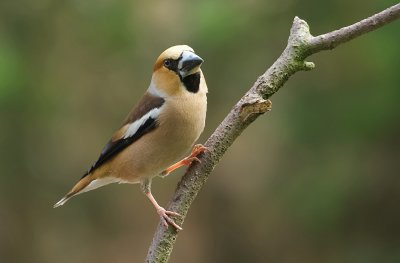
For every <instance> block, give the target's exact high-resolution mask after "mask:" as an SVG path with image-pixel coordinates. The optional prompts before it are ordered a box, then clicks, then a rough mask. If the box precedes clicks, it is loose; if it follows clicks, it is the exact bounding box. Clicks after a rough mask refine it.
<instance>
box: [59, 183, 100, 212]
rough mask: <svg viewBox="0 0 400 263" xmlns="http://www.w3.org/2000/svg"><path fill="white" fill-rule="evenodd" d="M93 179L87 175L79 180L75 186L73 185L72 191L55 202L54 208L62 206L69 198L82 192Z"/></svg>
mask: <svg viewBox="0 0 400 263" xmlns="http://www.w3.org/2000/svg"><path fill="white" fill-rule="evenodd" d="M91 181H92V180H91V179H90V177H89V176H85V177H83V178H82V179H81V180H79V181H78V182H77V183H76V184H75V185H74V187H72V189H71V191H69V192H68V193H67V194H66V195H65V196H64V197H63V198H61V200H60V201H58V202H57V203H55V204H54V206H53V207H54V208H56V207H59V206H62V205H63V204H65V203H66V202H67V201H68V200H69V199H71V197H73V196H75V195H77V194H80V193H82V192H83V191H82V190H83V189H84V188H85V187H86V186H88V185H89V183H90V182H91Z"/></svg>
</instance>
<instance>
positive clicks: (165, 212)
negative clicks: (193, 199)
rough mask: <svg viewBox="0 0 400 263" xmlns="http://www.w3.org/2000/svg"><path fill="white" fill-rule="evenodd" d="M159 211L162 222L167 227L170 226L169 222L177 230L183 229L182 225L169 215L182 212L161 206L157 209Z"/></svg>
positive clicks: (176, 214)
mask: <svg viewBox="0 0 400 263" xmlns="http://www.w3.org/2000/svg"><path fill="white" fill-rule="evenodd" d="M157 213H158V214H159V215H160V218H161V222H162V224H163V225H164V226H165V227H166V228H168V224H170V225H171V226H173V227H174V228H175V229H176V230H177V231H179V230H182V227H180V226H179V225H178V224H177V223H175V221H174V220H173V219H172V218H171V217H169V216H181V215H180V214H178V213H176V212H173V211H168V210H165V209H164V208H163V207H159V208H158V209H157Z"/></svg>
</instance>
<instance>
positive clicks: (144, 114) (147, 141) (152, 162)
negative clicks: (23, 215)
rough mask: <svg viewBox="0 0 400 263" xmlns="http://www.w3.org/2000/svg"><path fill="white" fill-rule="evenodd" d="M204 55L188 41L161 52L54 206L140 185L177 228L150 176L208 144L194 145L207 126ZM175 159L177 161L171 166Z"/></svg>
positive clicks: (164, 219)
mask: <svg viewBox="0 0 400 263" xmlns="http://www.w3.org/2000/svg"><path fill="white" fill-rule="evenodd" d="M202 63H203V59H201V58H200V57H199V56H198V55H196V54H195V53H194V51H193V49H192V48H191V47H189V46H186V45H179V46H173V47H170V48H168V49H167V50H165V51H164V52H163V53H161V55H160V56H159V57H158V59H157V60H156V63H155V65H154V69H153V75H152V78H151V82H150V86H149V88H148V89H147V91H146V92H145V94H144V95H143V97H142V98H141V99H140V100H139V102H138V104H137V105H136V106H135V107H134V108H133V109H132V111H131V112H130V113H129V115H128V116H127V117H126V119H125V121H124V122H123V124H122V126H121V128H119V129H118V130H117V131H116V132H115V133H114V134H113V135H112V137H111V139H110V140H109V141H108V143H107V144H106V145H105V147H104V148H103V150H102V152H101V154H100V156H99V158H98V160H97V161H96V162H95V163H94V164H93V165H92V166H91V168H90V169H89V170H88V171H87V172H86V173H85V174H84V175H83V177H82V178H81V179H80V180H79V181H78V182H77V183H76V184H75V186H74V187H73V188H72V189H71V191H69V192H68V193H67V194H66V195H65V196H64V197H63V198H62V199H61V200H60V201H59V202H57V203H56V204H55V205H54V207H58V206H61V205H63V204H64V203H65V202H67V201H68V200H69V199H70V198H71V197H73V196H75V195H77V194H80V193H84V192H87V191H91V190H93V189H96V188H99V187H101V186H104V185H107V184H110V183H131V184H135V183H140V185H141V189H142V191H143V192H144V193H145V194H146V196H147V197H148V198H149V199H150V201H151V202H152V204H153V205H154V206H155V208H156V210H157V213H158V214H159V215H160V217H161V220H162V222H163V224H164V225H165V226H166V227H167V226H168V224H171V225H172V226H174V227H175V228H176V229H177V230H181V229H182V228H181V227H180V226H178V225H177V224H176V223H175V222H174V220H173V219H172V218H171V217H170V216H179V214H178V213H175V212H172V211H166V210H165V209H164V208H163V207H161V206H160V205H159V204H158V203H157V201H156V200H155V199H154V197H153V195H152V194H151V191H150V188H151V179H152V178H153V177H155V176H157V175H160V176H166V175H168V174H169V173H170V172H172V171H173V170H175V169H177V168H179V167H181V166H183V165H190V164H191V163H192V162H193V161H198V159H197V157H196V156H197V155H198V154H199V153H201V152H203V151H204V150H206V148H205V147H204V146H202V145H195V146H194V147H193V150H192V153H191V154H190V155H189V156H188V157H186V158H184V159H183V160H181V161H179V162H177V163H175V162H176V161H178V160H179V159H180V158H182V156H183V155H184V154H185V153H186V152H188V151H189V150H190V149H191V147H192V146H193V144H194V142H195V141H196V140H197V139H198V138H199V136H200V134H201V133H202V131H203V129H204V125H205V119H206V111H207V97H206V94H207V85H206V82H205V79H204V76H203V73H202V71H201V69H200V66H201V64H202ZM174 163H175V164H174Z"/></svg>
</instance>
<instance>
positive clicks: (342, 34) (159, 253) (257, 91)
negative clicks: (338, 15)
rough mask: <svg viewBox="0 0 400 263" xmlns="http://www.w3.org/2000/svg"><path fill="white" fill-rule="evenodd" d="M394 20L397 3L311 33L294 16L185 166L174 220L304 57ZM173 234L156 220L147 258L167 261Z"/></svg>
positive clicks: (399, 10) (399, 9) (399, 13)
mask: <svg viewBox="0 0 400 263" xmlns="http://www.w3.org/2000/svg"><path fill="white" fill-rule="evenodd" d="M398 18H400V4H397V5H394V6H392V7H390V8H388V9H386V10H384V11H382V12H380V13H378V14H375V15H373V16H371V17H369V18H367V19H364V20H362V21H360V22H357V23H355V24H353V25H350V26H347V27H344V28H341V29H338V30H335V31H332V32H330V33H327V34H323V35H320V36H316V37H313V36H312V35H311V34H310V30H309V26H308V24H307V23H306V22H305V21H304V20H301V19H300V18H298V17H295V18H294V21H293V25H292V28H291V31H290V36H289V40H288V44H287V46H286V48H285V50H284V51H283V53H282V54H281V56H280V57H279V58H278V59H277V60H276V61H275V63H274V64H273V65H272V66H271V67H270V68H269V69H268V70H267V71H266V72H265V73H264V74H263V75H261V76H260V77H259V78H258V79H257V81H256V82H255V83H254V84H253V86H252V87H251V88H250V90H249V91H248V92H247V93H246V94H245V95H244V96H243V97H242V98H241V99H240V100H239V102H238V103H237V104H236V105H235V106H234V107H233V109H232V110H231V111H230V113H229V114H228V115H227V116H226V117H225V119H224V120H223V121H222V123H221V124H220V125H219V126H218V127H217V129H216V130H215V131H214V133H213V134H212V135H211V137H210V138H209V139H208V140H207V142H206V143H205V146H206V147H208V149H209V151H208V152H206V153H205V154H203V155H202V157H201V161H202V162H201V164H194V165H192V166H191V167H189V169H188V171H187V172H186V173H185V175H184V176H183V177H182V179H181V181H180V182H179V184H178V186H177V189H176V191H175V194H174V196H173V198H172V201H171V202H170V204H169V205H168V207H167V209H168V210H170V211H176V212H178V213H180V214H181V215H182V218H180V219H179V220H176V221H177V223H179V224H182V223H183V220H184V219H185V217H186V214H187V212H188V210H189V208H190V205H191V204H192V202H193V200H194V199H195V198H196V195H197V194H198V192H199V191H200V189H201V188H202V187H203V185H204V183H205V182H206V181H207V178H208V176H209V175H210V173H211V172H212V170H213V169H214V167H215V166H216V165H217V163H218V162H219V160H220V159H221V158H222V156H223V155H224V153H225V152H226V150H227V149H228V148H229V147H230V146H231V145H232V143H233V141H234V140H235V139H236V138H237V137H238V136H239V135H240V134H241V133H242V132H243V131H244V129H246V127H247V126H248V125H249V124H251V123H252V122H253V121H254V120H256V119H257V117H258V116H260V115H261V114H263V113H265V112H267V111H269V110H270V108H271V102H270V101H269V100H268V98H269V97H271V96H272V95H273V94H274V93H276V92H277V91H278V90H279V89H280V88H281V87H282V86H283V84H284V83H285V82H286V81H287V80H288V79H289V77H290V76H292V75H293V74H294V73H296V72H298V71H302V70H311V69H313V68H314V63H312V62H306V61H304V59H305V58H306V57H308V56H310V55H312V54H314V53H317V52H319V51H322V50H327V49H333V48H335V47H336V46H338V45H340V44H342V43H345V42H347V41H350V40H352V39H354V38H356V37H358V36H361V35H362V34H365V33H368V32H370V31H373V30H375V29H377V28H379V27H382V26H383V25H385V24H387V23H390V22H392V21H394V20H396V19H398ZM177 234H178V233H177V232H176V231H175V230H174V229H172V228H171V227H169V228H168V229H166V228H165V227H164V226H163V224H161V223H160V224H159V225H158V227H157V230H156V232H155V235H154V237H153V241H152V244H151V245H150V248H149V251H148V254H147V258H146V262H149V263H150V262H151V263H153V262H154V263H156V262H157V263H159V262H163V263H165V262H167V261H168V259H169V256H170V254H171V252H172V249H173V246H174V244H175V241H176V237H177Z"/></svg>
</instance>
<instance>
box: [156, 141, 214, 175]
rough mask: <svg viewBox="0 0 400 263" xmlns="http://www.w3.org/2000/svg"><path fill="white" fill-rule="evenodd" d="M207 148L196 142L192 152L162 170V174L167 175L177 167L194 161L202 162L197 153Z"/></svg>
mask: <svg viewBox="0 0 400 263" xmlns="http://www.w3.org/2000/svg"><path fill="white" fill-rule="evenodd" d="M206 150H207V148H206V147H205V146H203V145H201V144H196V145H195V146H194V147H193V149H192V153H191V154H190V155H189V156H188V157H185V158H183V159H182V160H180V161H179V162H177V163H175V164H173V165H171V166H170V167H168V168H167V169H165V170H164V171H162V172H161V174H160V176H162V177H165V176H167V175H168V174H170V173H171V172H172V171H175V170H176V169H178V168H179V167H181V166H184V165H186V166H189V165H191V164H192V162H194V161H196V162H199V163H200V160H199V158H197V155H199V154H200V153H202V152H204V151H206Z"/></svg>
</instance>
